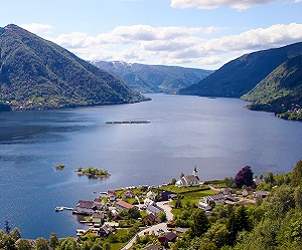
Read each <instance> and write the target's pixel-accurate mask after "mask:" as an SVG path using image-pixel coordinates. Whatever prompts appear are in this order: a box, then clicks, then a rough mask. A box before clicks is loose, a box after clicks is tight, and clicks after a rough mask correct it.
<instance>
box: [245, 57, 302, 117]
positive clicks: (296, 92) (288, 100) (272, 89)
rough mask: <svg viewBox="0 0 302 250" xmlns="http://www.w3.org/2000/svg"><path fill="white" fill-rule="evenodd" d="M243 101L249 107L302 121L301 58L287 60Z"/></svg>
mask: <svg viewBox="0 0 302 250" xmlns="http://www.w3.org/2000/svg"><path fill="white" fill-rule="evenodd" d="M243 99H245V100H247V101H250V102H253V104H251V105H250V106H249V107H250V108H251V109H254V110H265V111H271V112H275V113H277V114H279V116H280V117H282V118H286V119H291V120H302V56H296V57H294V58H291V59H288V60H287V61H286V62H284V63H283V64H281V65H280V66H278V67H277V68H276V69H275V70H274V71H273V72H272V73H270V74H269V75H268V76H267V77H266V78H265V79H264V80H262V81H261V82H260V83H259V84H258V85H257V86H256V87H255V88H254V89H253V90H252V91H250V92H249V93H247V94H246V95H244V96H243Z"/></svg>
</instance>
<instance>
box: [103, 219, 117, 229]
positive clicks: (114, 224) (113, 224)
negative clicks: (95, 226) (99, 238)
mask: <svg viewBox="0 0 302 250" xmlns="http://www.w3.org/2000/svg"><path fill="white" fill-rule="evenodd" d="M104 225H107V226H110V227H113V228H117V227H119V225H120V224H119V223H118V222H115V221H110V222H108V221H107V222H105V223H104Z"/></svg>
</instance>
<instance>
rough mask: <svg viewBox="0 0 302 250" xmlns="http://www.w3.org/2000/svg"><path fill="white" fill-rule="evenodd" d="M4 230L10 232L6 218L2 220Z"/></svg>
mask: <svg viewBox="0 0 302 250" xmlns="http://www.w3.org/2000/svg"><path fill="white" fill-rule="evenodd" d="M4 230H5V232H6V233H7V234H9V233H10V230H11V227H10V225H9V222H8V221H7V220H6V221H5V222H4Z"/></svg>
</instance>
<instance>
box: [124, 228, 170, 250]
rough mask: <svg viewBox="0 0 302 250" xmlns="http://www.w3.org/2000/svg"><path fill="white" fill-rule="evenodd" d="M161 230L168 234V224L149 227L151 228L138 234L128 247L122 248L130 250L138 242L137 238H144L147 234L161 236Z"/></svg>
mask: <svg viewBox="0 0 302 250" xmlns="http://www.w3.org/2000/svg"><path fill="white" fill-rule="evenodd" d="M160 230H162V231H164V232H168V227H167V223H160V224H157V225H154V226H152V227H149V228H146V229H144V230H142V231H140V232H139V233H137V234H136V235H135V236H134V237H133V238H132V239H131V240H130V241H129V242H128V243H127V245H126V246H124V247H123V248H122V250H128V249H130V248H131V247H132V246H133V245H134V243H135V241H136V238H137V236H139V237H141V236H144V235H146V234H155V235H159V234H160V232H159V231H160Z"/></svg>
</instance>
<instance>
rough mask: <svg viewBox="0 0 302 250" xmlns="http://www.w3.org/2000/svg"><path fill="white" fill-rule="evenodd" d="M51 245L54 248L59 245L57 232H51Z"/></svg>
mask: <svg viewBox="0 0 302 250" xmlns="http://www.w3.org/2000/svg"><path fill="white" fill-rule="evenodd" d="M49 245H50V247H52V248H53V249H55V248H56V247H57V246H58V245H59V239H58V237H57V235H56V234H51V236H50V239H49Z"/></svg>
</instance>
